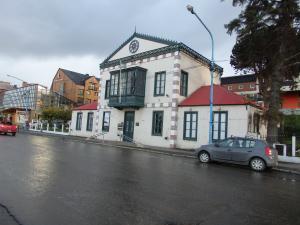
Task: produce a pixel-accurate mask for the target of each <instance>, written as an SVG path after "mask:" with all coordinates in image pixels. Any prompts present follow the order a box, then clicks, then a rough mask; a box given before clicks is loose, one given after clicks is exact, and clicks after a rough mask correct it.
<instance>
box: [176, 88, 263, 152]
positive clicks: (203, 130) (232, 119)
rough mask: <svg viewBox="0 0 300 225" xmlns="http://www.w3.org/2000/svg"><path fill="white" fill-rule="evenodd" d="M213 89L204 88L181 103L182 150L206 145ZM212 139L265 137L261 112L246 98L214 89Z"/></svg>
mask: <svg viewBox="0 0 300 225" xmlns="http://www.w3.org/2000/svg"><path fill="white" fill-rule="evenodd" d="M209 96H210V86H202V87H200V88H199V89H197V90H196V91H195V92H193V93H192V94H191V95H190V96H189V97H187V98H186V99H184V100H183V101H182V102H181V103H180V104H179V111H178V121H180V122H179V123H178V131H179V132H178V136H179V137H180V138H178V142H177V146H178V147H180V148H196V147H198V146H199V145H202V144H207V142H208V130H209ZM213 109H214V112H213V140H214V141H217V140H221V139H224V138H226V137H230V136H232V135H233V136H246V135H252V136H253V135H258V134H260V135H265V127H264V126H263V125H262V121H261V117H260V115H261V113H262V109H261V108H260V107H259V106H257V105H255V104H254V103H252V102H250V101H247V100H246V99H245V98H244V97H243V96H240V95H238V94H235V93H233V92H230V91H228V90H226V89H225V88H224V87H222V86H219V85H215V86H214V108H213Z"/></svg>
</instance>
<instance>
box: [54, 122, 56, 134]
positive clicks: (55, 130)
mask: <svg viewBox="0 0 300 225" xmlns="http://www.w3.org/2000/svg"><path fill="white" fill-rule="evenodd" d="M55 132H56V123H55V124H54V133H55Z"/></svg>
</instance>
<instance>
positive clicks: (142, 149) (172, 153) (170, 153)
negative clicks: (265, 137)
mask: <svg viewBox="0 0 300 225" xmlns="http://www.w3.org/2000/svg"><path fill="white" fill-rule="evenodd" d="M22 133H26V134H31V135H35V136H45V137H55V138H61V139H65V140H70V141H76V142H80V143H86V144H94V145H101V146H108V147H114V148H121V149H130V150H136V151H141V152H150V153H155V154H161V155H168V156H175V157H181V158H187V159H196V156H193V155H189V154H180V153H174V152H171V151H162V150H159V149H151V148H147V149H146V148H141V147H135V146H123V145H112V144H106V143H101V142H98V141H88V140H85V139H80V138H78V139H77V138H76V137H75V138H73V137H70V136H68V138H66V137H65V136H59V135H48V134H45V133H31V132H22ZM272 170H274V171H277V172H282V173H289V174H296V175H300V171H296V170H290V169H282V168H278V167H274V168H272Z"/></svg>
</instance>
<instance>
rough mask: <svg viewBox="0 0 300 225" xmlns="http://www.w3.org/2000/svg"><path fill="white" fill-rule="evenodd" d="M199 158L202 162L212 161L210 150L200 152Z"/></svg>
mask: <svg viewBox="0 0 300 225" xmlns="http://www.w3.org/2000/svg"><path fill="white" fill-rule="evenodd" d="M198 159H199V161H200V162H202V163H208V162H209V161H210V156H209V154H208V152H206V151H202V152H200V153H199V155H198Z"/></svg>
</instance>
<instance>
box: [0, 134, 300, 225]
mask: <svg viewBox="0 0 300 225" xmlns="http://www.w3.org/2000/svg"><path fill="white" fill-rule="evenodd" d="M0 203H2V204H5V205H6V206H7V207H8V208H9V209H10V210H11V211H12V212H13V213H14V214H15V215H16V216H17V217H18V219H19V220H20V221H21V222H22V223H23V224H24V225H70V224H72V225H77V224H78V225H94V224H95V225H99V224H101V225H102V224H113V225H118V224H120V225H125V224H128V225H135V224H143V225H151V224H162V225H171V224H172V225H175V224H178V225H179V224H180V225H193V224H201V225H202V224H205V225H206V224H222V225H226V224H228V225H234V224H262V225H263V224H280V225H283V224H285V225H287V224H293V225H294V224H300V214H299V206H300V177H299V176H293V175H288V174H284V173H276V172H272V171H269V172H267V173H256V172H252V171H250V170H248V169H246V168H241V167H236V166H230V165H222V164H209V165H202V164H200V163H198V162H197V161H195V160H192V159H184V158H177V157H170V156H165V155H159V154H152V153H145V152H137V151H133V150H122V149H118V148H113V147H103V146H99V145H93V144H84V143H79V142H72V141H70V140H62V139H58V138H47V137H38V136H31V135H25V134H19V135H18V136H17V137H16V138H13V137H9V136H0Z"/></svg>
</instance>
